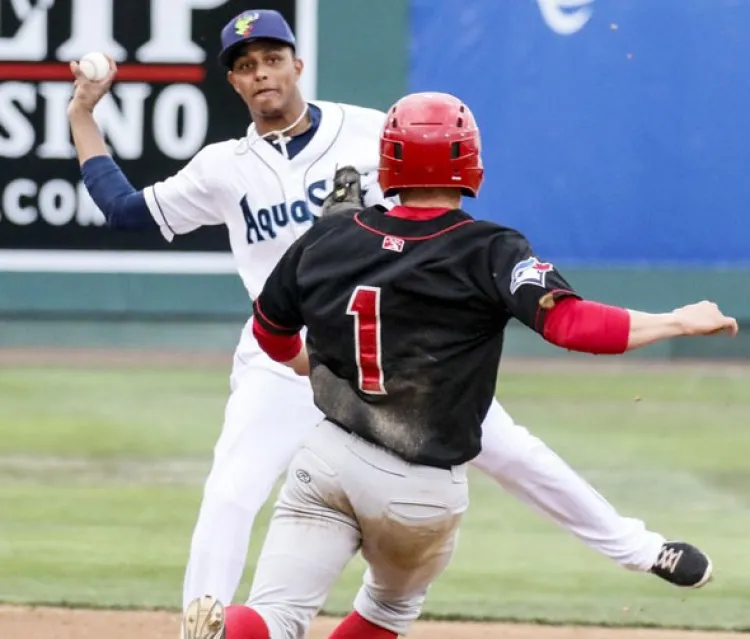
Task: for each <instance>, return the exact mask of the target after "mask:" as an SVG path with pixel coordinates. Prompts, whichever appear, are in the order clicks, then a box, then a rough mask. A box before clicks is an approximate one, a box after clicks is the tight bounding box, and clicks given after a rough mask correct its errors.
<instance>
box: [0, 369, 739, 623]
mask: <svg viewBox="0 0 750 639" xmlns="http://www.w3.org/2000/svg"><path fill="white" fill-rule="evenodd" d="M563 372H564V374H563ZM227 392H228V386H227V369H226V368H225V367H217V366H211V367H205V366H202V367H198V366H195V367H185V366H180V367H173V368H169V367H162V368H155V367H150V368H149V367H144V368H134V367H128V368H121V369H108V368H106V367H90V368H86V367H79V368H74V369H70V370H69V369H66V368H63V367H19V368H14V369H10V368H5V369H2V370H0V435H1V436H0V601H2V602H6V603H46V604H55V605H56V604H63V603H64V604H71V605H78V606H95V607H146V608H153V607H159V608H177V607H178V606H179V605H180V593H181V582H182V575H183V570H184V565H185V561H186V557H187V551H188V543H189V538H190V533H191V529H192V525H193V523H194V520H195V516H196V513H197V508H198V504H199V500H200V492H201V485H202V482H203V479H204V478H205V474H206V472H207V470H208V467H209V459H210V451H211V447H212V445H213V443H214V441H215V439H216V437H217V436H218V432H219V428H220V424H221V417H222V412H223V405H224V402H225V399H226V395H227ZM499 397H500V398H501V401H502V402H503V403H504V404H505V406H506V407H507V408H508V409H509V411H510V412H511V413H512V414H513V415H514V416H515V418H516V419H517V420H518V421H519V422H520V423H523V424H525V425H527V426H529V427H530V428H531V429H532V430H533V431H534V432H535V433H536V434H537V435H539V436H541V437H542V438H543V439H545V440H546V441H547V443H548V444H550V445H551V446H552V447H553V448H555V449H556V450H557V451H558V452H559V453H561V454H562V455H563V457H565V458H566V459H568V461H570V462H571V463H572V464H573V465H574V466H575V467H576V468H578V469H579V470H580V472H581V473H582V474H583V475H584V476H585V477H587V478H588V479H589V480H590V481H591V482H592V483H593V484H594V485H595V486H596V487H597V488H598V489H599V490H600V492H602V493H603V494H604V495H605V496H607V497H608V498H609V499H610V500H611V501H612V502H613V503H614V504H615V505H616V506H617V507H618V508H619V509H620V510H621V511H622V512H623V513H624V514H628V515H633V516H638V517H641V518H644V519H645V520H646V521H647V523H648V525H649V526H650V527H652V528H655V529H658V530H660V531H662V532H663V533H664V534H665V535H667V536H674V537H683V538H686V539H688V540H690V541H692V542H694V543H696V544H698V545H700V546H701V547H704V548H705V549H706V550H707V551H709V552H710V554H711V555H712V558H713V560H714V563H715V566H716V577H715V581H714V583H712V584H710V585H709V586H708V587H707V588H705V589H704V590H701V591H696V592H692V591H688V592H686V591H680V590H677V589H675V588H673V587H670V586H669V585H667V584H665V583H663V582H661V581H659V580H657V579H656V578H654V577H651V576H648V575H640V574H634V573H628V572H626V571H624V570H622V569H620V568H618V567H617V566H615V565H614V564H613V563H611V562H610V561H608V560H606V559H604V558H603V557H601V556H599V555H598V554H596V553H594V552H593V551H591V550H589V549H587V548H585V547H583V546H582V545H581V544H580V543H579V542H578V541H576V540H574V539H572V538H571V537H570V536H569V535H568V534H566V533H564V532H562V531H560V530H559V529H557V528H556V527H554V526H553V525H551V524H549V523H548V522H546V521H545V520H543V519H541V518H540V517H539V516H537V515H536V514H534V513H532V512H530V511H528V510H527V509H525V508H524V507H523V506H520V505H519V504H517V503H516V502H514V501H513V500H512V499H511V498H509V497H508V496H506V495H505V494H503V493H502V492H501V490H500V489H499V488H497V487H496V486H495V485H494V484H492V483H490V482H489V481H488V480H486V479H485V478H484V477H482V476H480V475H478V474H476V473H475V474H474V475H473V477H472V481H473V486H472V505H471V509H470V512H469V513H468V515H467V517H466V519H465V522H464V525H463V528H462V533H461V539H460V545H459V549H458V552H457V554H456V556H455V559H454V561H453V563H452V565H451V566H450V568H449V569H448V571H447V572H446V574H445V575H444V576H443V577H442V578H441V579H440V580H439V582H438V583H437V584H435V586H434V588H433V590H432V591H431V593H430V597H429V599H428V603H427V606H426V613H427V614H428V615H430V616H436V617H443V618H454V617H461V618H475V619H476V618H488V619H489V618H492V619H506V620H525V621H543V622H548V623H586V624H615V625H657V626H673V627H691V628H713V629H719V628H720V629H729V630H740V629H745V630H748V629H750V606H749V605H748V600H749V599H750V578H749V577H748V574H749V573H750V542H748V531H750V464H748V453H749V451H750V429H748V428H746V426H745V424H746V422H747V414H748V411H750V369H748V370H747V371H743V370H741V369H737V368H734V369H732V370H731V371H729V370H727V371H722V370H721V369H720V368H718V367H714V368H711V369H709V368H706V369H704V370H699V369H696V368H691V369H684V370H681V369H679V368H671V369H670V368H666V367H664V368H662V369H658V370H640V369H638V368H628V369H625V370H623V371H612V370H607V369H601V370H600V369H599V368H596V367H595V368H593V369H588V370H587V371H584V370H583V369H581V368H580V367H578V366H576V367H574V368H571V369H570V370H567V371H564V370H563V369H561V367H560V365H559V364H556V365H555V367H554V368H551V369H545V368H544V367H543V366H540V367H539V368H537V369H532V368H531V367H529V366H528V365H525V366H523V367H522V368H521V369H519V370H515V371H513V372H512V374H511V373H510V372H508V373H504V374H502V375H501V378H500V384H499ZM268 514H269V511H268V508H266V510H265V511H264V512H263V514H262V516H261V518H260V521H259V523H258V525H257V526H256V529H255V532H254V536H253V542H252V548H251V550H250V562H249V566H248V571H247V574H246V579H245V581H244V583H243V586H242V589H241V594H242V595H243V596H244V594H245V593H246V592H247V589H248V587H249V577H250V576H251V574H252V570H251V568H252V563H253V561H254V560H255V557H256V556H257V552H258V549H259V545H260V542H261V541H262V539H263V536H264V533H265V526H266V522H267V519H268ZM361 572H362V564H361V563H360V562H359V561H355V562H354V563H353V564H352V565H351V566H350V567H349V569H348V570H347V571H346V573H345V574H344V576H343V577H342V579H341V580H340V582H339V584H338V585H337V587H336V589H335V591H334V592H333V594H332V596H331V598H330V599H329V601H328V604H327V606H326V610H327V611H328V612H331V613H342V612H346V611H347V610H348V609H349V606H350V603H351V599H352V596H353V594H354V592H355V590H356V587H357V586H358V583H359V579H360V576H361Z"/></svg>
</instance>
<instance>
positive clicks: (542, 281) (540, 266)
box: [510, 257, 555, 295]
mask: <svg viewBox="0 0 750 639" xmlns="http://www.w3.org/2000/svg"><path fill="white" fill-rule="evenodd" d="M554 268H555V267H554V266H552V264H551V263H549V262H541V261H539V260H538V259H537V258H536V257H529V258H526V259H525V260H521V261H520V262H518V263H517V264H516V265H515V266H514V267H513V270H512V271H511V275H510V294H511V295H514V294H515V292H516V291H517V290H518V289H519V288H520V287H521V286H524V285H526V284H531V285H533V286H540V287H542V288H546V279H547V273H550V272H551V271H553V270H554Z"/></svg>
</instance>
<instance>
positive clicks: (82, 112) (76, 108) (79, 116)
mask: <svg viewBox="0 0 750 639" xmlns="http://www.w3.org/2000/svg"><path fill="white" fill-rule="evenodd" d="M93 116H94V109H93V107H89V106H88V105H86V104H84V103H83V102H81V101H80V100H78V99H77V98H73V99H72V100H71V101H70V103H69V104H68V119H69V120H70V121H71V123H73V122H74V121H75V120H84V119H88V118H92V117H93Z"/></svg>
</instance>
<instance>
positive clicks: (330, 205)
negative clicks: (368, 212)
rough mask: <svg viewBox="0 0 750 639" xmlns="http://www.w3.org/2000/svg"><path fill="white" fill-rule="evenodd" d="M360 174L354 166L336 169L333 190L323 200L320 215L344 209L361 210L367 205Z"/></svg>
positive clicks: (332, 213) (341, 211)
mask: <svg viewBox="0 0 750 639" xmlns="http://www.w3.org/2000/svg"><path fill="white" fill-rule="evenodd" d="M360 177H361V176H360V174H359V171H357V169H355V168H354V167H353V166H349V165H347V166H342V167H341V168H340V169H336V175H334V176H333V190H332V191H331V192H330V193H329V194H328V196H327V197H326V199H325V200H324V201H323V206H321V208H320V217H323V216H325V215H335V214H336V213H343V212H344V211H361V210H362V209H363V208H364V207H365V203H364V200H363V196H362V184H361V182H360Z"/></svg>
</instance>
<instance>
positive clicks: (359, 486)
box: [185, 93, 737, 639]
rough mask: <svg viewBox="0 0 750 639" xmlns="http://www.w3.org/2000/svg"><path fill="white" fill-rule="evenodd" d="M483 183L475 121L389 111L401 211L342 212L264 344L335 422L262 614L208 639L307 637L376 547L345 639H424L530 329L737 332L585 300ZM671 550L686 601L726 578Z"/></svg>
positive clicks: (714, 311)
mask: <svg viewBox="0 0 750 639" xmlns="http://www.w3.org/2000/svg"><path fill="white" fill-rule="evenodd" d="M347 179H348V178H347ZM482 179H483V168H482V162H481V154H480V138H479V130H478V127H477V125H476V123H475V120H474V117H473V115H472V113H471V111H470V110H469V108H468V107H467V106H466V105H465V104H463V103H462V102H461V101H460V100H459V99H457V98H455V97H453V96H450V95H446V94H438V93H430V94H413V95H409V96H406V97H405V98H402V99H401V100H400V101H399V102H397V103H396V104H395V105H394V106H393V107H392V108H391V109H390V111H389V113H388V120H387V123H386V125H385V128H384V130H383V134H382V137H381V160H380V169H379V182H380V186H381V187H382V189H383V192H384V193H385V195H386V196H393V195H398V197H399V199H400V202H401V204H400V205H399V206H396V207H395V208H393V209H391V210H387V209H385V208H382V207H373V208H366V209H362V208H361V207H359V206H353V207H352V208H351V209H349V210H347V209H346V207H341V206H340V204H341V202H339V203H337V211H336V213H335V214H332V215H328V216H324V217H323V218H321V220H320V221H319V222H318V223H317V224H316V225H315V226H314V227H313V228H312V229H311V230H309V231H308V232H307V233H305V235H303V236H302V237H301V238H300V239H299V240H297V242H296V243H295V244H294V245H292V246H291V247H290V248H289V250H288V251H287V252H286V254H285V255H284V256H283V257H282V259H281V261H280V262H279V263H278V265H277V266H276V268H275V269H274V271H273V273H272V274H271V275H270V277H269V279H268V281H267V282H266V285H265V288H264V289H263V292H262V293H261V295H260V296H259V297H258V299H257V300H256V302H255V307H254V322H253V330H254V332H255V334H256V337H257V339H258V342H259V343H260V344H261V346H262V348H263V349H264V350H265V351H266V352H267V353H268V354H269V355H270V356H271V357H272V358H273V359H275V360H276V361H279V362H282V363H285V364H286V365H288V366H290V367H291V368H293V369H294V370H295V371H296V372H297V373H299V374H301V375H309V376H310V380H311V384H312V388H313V392H314V397H315V403H316V405H317V406H318V408H319V409H320V410H321V411H322V412H323V414H324V415H325V416H326V419H325V420H324V421H323V422H322V423H321V424H320V425H319V426H318V427H317V429H316V432H315V433H314V434H313V435H312V437H311V438H310V439H309V440H308V441H307V442H306V444H305V446H304V447H303V449H302V450H301V451H300V452H299V453H298V454H297V455H296V457H295V458H294V460H293V462H292V465H291V467H290V469H289V472H288V475H287V478H286V482H285V484H284V486H283V487H282V490H281V493H280V495H279V499H278V502H277V503H276V506H275V510H274V515H273V518H272V521H271V526H270V528H269V531H268V535H267V538H266V541H265V544H264V547H263V550H262V552H261V556H260V559H259V561H258V566H257V570H256V573H255V577H254V582H253V588H252V593H251V596H250V599H249V601H248V605H247V606H231V607H229V608H228V609H226V611H224V609H223V606H222V605H221V603H220V602H217V601H215V600H212V599H211V598H206V599H205V600H204V601H202V602H198V603H197V604H196V607H194V609H193V610H192V611H191V610H188V612H187V615H188V616H187V619H188V621H189V624H188V626H189V627H187V629H186V631H185V635H186V637H188V638H189V639H209V638H213V637H225V638H226V639H270V638H272V639H301V638H302V637H304V636H305V632H306V630H307V628H308V626H309V624H310V621H311V620H312V619H313V617H314V616H315V615H316V614H317V612H318V611H319V609H320V608H321V606H322V605H323V603H324V602H325V599H326V597H327V595H328V592H329V590H330V588H331V587H332V586H333V584H334V583H335V581H336V580H337V578H338V577H339V575H340V573H341V571H342V570H343V569H344V567H345V566H346V564H347V563H348V562H349V561H350V560H351V558H352V557H353V556H354V555H355V554H356V553H357V552H360V551H361V553H362V556H363V558H364V559H365V561H366V562H367V564H368V570H367V572H366V574H365V578H364V584H363V585H362V587H361V589H360V591H359V593H358V595H357V597H356V600H355V602H354V612H353V613H352V614H351V615H349V616H348V617H347V618H346V619H345V620H344V621H343V622H342V624H341V625H340V626H339V627H338V628H337V629H336V630H335V631H334V633H333V635H331V637H332V639H354V638H355V637H356V638H358V639H395V637H396V636H397V635H404V634H406V633H407V632H408V631H409V628H410V626H411V624H412V623H413V622H414V620H416V619H417V618H418V616H419V614H420V611H421V607H422V604H423V602H424V599H425V596H426V594H427V590H428V588H429V586H430V584H431V583H432V582H433V581H434V580H435V579H436V578H437V577H438V576H439V575H440V574H441V573H442V572H443V570H444V569H445V568H446V567H447V565H448V563H449V561H450V558H451V555H452V553H453V550H454V546H455V543H456V537H457V532H458V528H459V523H460V520H461V517H462V515H463V513H464V512H465V510H466V508H467V507H468V485H467V480H466V465H467V463H468V462H469V461H471V460H472V459H474V458H475V457H476V456H477V455H478V454H479V452H480V448H481V424H482V421H483V419H484V418H485V415H486V413H487V411H488V409H489V406H490V403H491V401H492V398H493V396H494V392H495V382H496V376H497V370H498V365H499V362H500V357H501V352H502V346H503V333H504V329H505V326H506V324H507V323H508V321H509V320H510V319H511V318H516V319H518V320H519V321H521V322H522V323H523V324H525V325H526V326H528V327H529V328H530V329H531V330H534V331H536V332H537V333H539V334H540V336H542V337H543V338H544V339H546V340H547V341H549V342H551V343H553V344H556V345H558V346H560V347H562V348H566V349H570V350H576V351H581V352H588V353H596V354H619V353H624V352H625V351H628V350H632V349H635V348H639V347H642V346H646V345H648V344H652V343H654V342H657V341H660V340H663V339H668V338H672V337H678V336H699V335H710V334H714V333H717V332H722V331H726V332H728V333H730V334H732V335H734V334H736V332H737V322H736V321H735V320H734V319H733V318H730V317H726V316H724V315H723V314H722V313H721V312H720V310H719V309H718V308H717V306H716V305H715V304H712V303H710V302H699V303H697V304H691V305H689V306H685V307H682V308H679V309H676V310H674V311H672V312H669V313H663V314H651V313H642V312H638V311H632V310H628V309H623V308H618V307H613V306H607V305H603V304H598V303H596V302H591V301H587V300H583V299H582V298H581V296H580V295H578V294H577V293H576V292H575V290H574V289H573V287H572V286H571V285H570V284H569V283H568V282H567V281H566V280H565V278H564V277H563V276H562V275H561V274H560V273H559V272H558V270H557V269H556V268H555V267H554V266H553V265H552V264H550V263H549V262H546V261H544V260H543V259H541V258H540V257H538V256H537V255H535V253H534V251H533V250H532V248H531V246H530V244H529V242H528V241H527V240H526V238H525V237H524V236H523V235H522V234H521V233H519V232H518V231H516V230H513V229H510V228H505V227H502V226H499V225H497V224H494V223H490V222H485V221H479V220H475V219H473V218H472V217H471V216H470V215H469V214H468V213H466V212H465V211H463V210H461V208H460V206H461V198H462V197H463V196H466V197H475V196H476V195H477V193H478V191H479V188H480V186H481V183H482ZM344 182H346V180H344ZM348 182H351V180H348ZM342 189H343V190H342V191H341V193H342V194H345V191H346V186H345V185H344V186H343V187H342ZM342 199H344V198H342ZM304 327H307V335H306V339H305V343H304V344H303V342H302V338H301V336H300V331H301V330H302V329H303V328H304ZM694 551H695V552H694ZM669 552H670V553H671V554H670V556H669V558H668V560H667V559H665V561H664V562H663V563H664V565H663V566H662V567H661V568H660V569H662V570H663V571H665V574H666V572H668V571H670V570H671V571H672V572H673V573H674V571H675V569H676V568H677V566H678V565H680V562H683V564H682V566H683V567H682V569H681V572H679V575H681V577H680V578H683V576H684V579H686V580H687V581H689V583H686V584H685V585H691V586H700V585H703V584H704V583H706V582H707V581H708V580H709V579H710V577H711V571H712V566H711V562H710V561H709V560H708V559H707V557H705V555H703V554H702V553H700V552H699V551H697V549H694V548H693V547H692V546H689V545H688V544H682V545H680V544H679V543H674V544H672V546H670V549H669ZM695 553H697V554H695ZM691 562H692V563H691ZM686 566H690V567H692V568H691V569H687V568H686ZM691 570H692V573H695V574H692V573H691ZM688 573H690V574H688ZM665 578H667V577H665ZM672 581H674V578H673V579H672ZM191 614H192V617H191V616H190V615H191ZM191 624H194V625H191ZM201 624H203V625H201ZM192 628H194V629H195V630H192ZM200 629H202V630H200Z"/></svg>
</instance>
